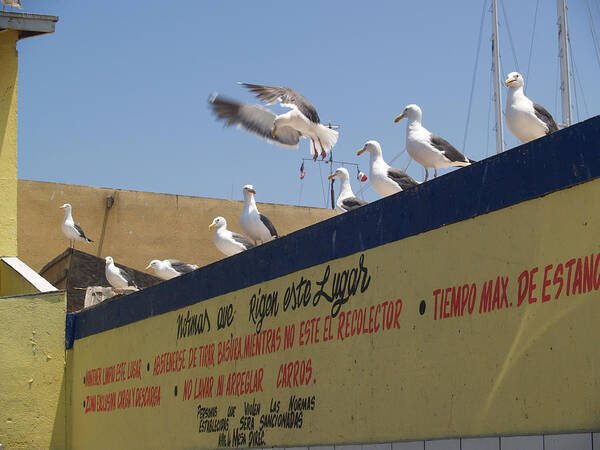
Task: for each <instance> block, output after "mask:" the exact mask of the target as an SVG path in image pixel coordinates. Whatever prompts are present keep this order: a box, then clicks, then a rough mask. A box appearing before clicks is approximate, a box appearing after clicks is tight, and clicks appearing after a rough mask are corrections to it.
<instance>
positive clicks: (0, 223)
mask: <svg viewBox="0 0 600 450" xmlns="http://www.w3.org/2000/svg"><path fill="white" fill-rule="evenodd" d="M17 38H18V32H17V31H16V30H6V31H3V32H2V33H0V256H17V74H18V58H17V50H16V43H17Z"/></svg>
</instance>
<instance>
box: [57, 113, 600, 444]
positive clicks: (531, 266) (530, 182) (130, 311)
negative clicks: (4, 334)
mask: <svg viewBox="0 0 600 450" xmlns="http://www.w3.org/2000/svg"><path fill="white" fill-rule="evenodd" d="M598 136H600V118H595V119H592V120H590V121H587V122H584V123H582V124H579V125H576V126H574V127H571V128H570V129H567V130H563V131H562V132H559V133H555V134H554V135H551V136H549V137H547V138H544V139H541V140H539V141H536V142H534V143H531V144H529V145H526V146H522V147H519V148H518V149H515V150H513V151H510V152H506V153H504V154H501V155H498V156H495V157H493V158H489V159H488V160H486V161H483V162H481V163H479V164H475V165H473V166H470V167H467V168H464V169H461V170H459V171H456V172H453V173H451V174H448V175H445V176H443V177H440V178H438V179H436V180H433V181H431V182H429V183H425V184H423V185H420V186H419V187H417V188H414V189H411V190H409V191H406V192H403V193H400V194H397V195H395V196H391V197H387V198H385V199H382V200H380V201H378V202H374V203H372V204H370V205H367V206H365V207H363V208H360V209H359V210H357V211H354V212H352V213H348V214H344V215H341V216H339V217H337V218H336V219H334V220H329V221H325V222H321V223H319V224H317V225H315V226H314V227H310V228H307V229H303V230H300V231H298V232H296V233H294V234H292V235H290V236H287V237H286V238H283V239H280V240H278V241H277V242H275V243H273V245H269V246H263V247H259V248H257V249H254V250H251V251H249V252H245V253H243V254H240V255H236V256H234V257H232V258H228V259H227V260H224V261H220V262H218V263H216V264H212V265H210V266H207V267H204V268H202V269H200V270H198V271H195V272H193V273H191V274H188V275H186V276H184V277H180V278H178V279H174V280H171V281H169V282H166V283H161V284H159V285H157V286H154V287H151V288H149V289H146V290H144V291H141V292H138V293H135V294H132V295H130V296H128V297H127V298H123V299H118V300H116V301H114V302H110V303H105V304H101V305H99V306H97V307H96V308H94V309H91V310H86V311H82V312H80V313H77V314H75V315H74V329H73V330H74V332H73V338H74V342H73V346H72V349H71V350H68V352H69V354H70V361H71V362H72V363H71V364H70V366H69V370H70V371H71V373H72V379H73V383H72V385H71V395H72V403H71V404H72V405H73V407H72V408H71V409H70V411H69V425H68V435H69V436H70V439H71V443H72V445H73V447H75V448H78V447H86V448H102V447H112V446H118V445H122V444H123V443H125V444H126V446H127V447H129V448H164V447H170V448H192V447H193V448H216V447H217V446H218V447H244V446H255V447H272V446H280V447H283V446H285V447H292V446H316V445H325V444H328V445H331V444H350V443H376V442H394V441H404V440H422V439H436V438H457V437H474V436H497V435H503V436H511V435H523V434H545V433H550V434H552V433H568V432H575V431H588V432H590V431H594V430H597V429H598V428H599V426H600V421H599V419H598V418H599V417H600V375H599V373H598V370H597V369H596V365H597V361H599V360H600V347H599V346H598V345H597V343H598V342H599V341H600V331H599V329H598V327H597V321H598V317H600V301H599V298H600V295H599V291H600V243H599V241H598V238H597V237H598V235H599V234H600V207H599V206H598V202H597V198H598V196H599V195H600V154H599V153H598V151H597V144H596V142H597V140H596V137H598ZM540 165H542V166H543V167H544V170H543V171H539V170H537V171H536V170H535V169H537V168H538V167H540ZM423 205H425V206H423ZM107 430H110V433H107ZM148 430H151V432H149V431H148ZM588 437H589V438H591V437H592V436H591V434H588Z"/></svg>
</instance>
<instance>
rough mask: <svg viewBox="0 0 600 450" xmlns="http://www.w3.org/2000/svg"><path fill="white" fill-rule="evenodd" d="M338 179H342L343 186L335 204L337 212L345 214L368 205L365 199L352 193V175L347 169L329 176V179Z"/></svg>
mask: <svg viewBox="0 0 600 450" xmlns="http://www.w3.org/2000/svg"><path fill="white" fill-rule="evenodd" d="M336 177H337V178H339V179H340V185H341V186H340V195H338V198H337V200H336V202H335V209H336V211H339V212H341V213H345V212H347V211H352V210H354V209H358V208H360V207H361V206H365V205H367V204H368V202H366V201H364V200H363V199H360V198H358V197H355V196H354V192H352V187H351V186H350V174H348V170H347V169H346V168H345V167H339V168H337V169H335V172H333V173H332V174H331V175H329V176H328V177H327V179H328V180H332V179H334V178H336Z"/></svg>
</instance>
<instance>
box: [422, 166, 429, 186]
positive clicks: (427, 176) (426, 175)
mask: <svg viewBox="0 0 600 450" xmlns="http://www.w3.org/2000/svg"><path fill="white" fill-rule="evenodd" d="M427 178H429V169H428V168H427V167H425V179H424V180H423V183H425V182H426V181H427Z"/></svg>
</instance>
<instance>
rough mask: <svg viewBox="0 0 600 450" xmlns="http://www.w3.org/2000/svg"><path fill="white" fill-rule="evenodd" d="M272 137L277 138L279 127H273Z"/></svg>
mask: <svg viewBox="0 0 600 450" xmlns="http://www.w3.org/2000/svg"><path fill="white" fill-rule="evenodd" d="M271 136H273V137H275V136H277V125H274V126H273V131H271Z"/></svg>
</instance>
